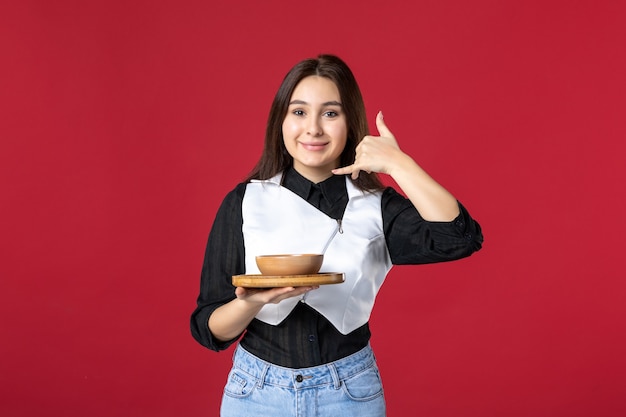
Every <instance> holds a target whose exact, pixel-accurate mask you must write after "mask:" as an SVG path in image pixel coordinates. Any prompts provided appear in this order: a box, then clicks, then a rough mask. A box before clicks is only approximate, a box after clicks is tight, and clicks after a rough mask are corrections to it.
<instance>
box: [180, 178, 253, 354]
mask: <svg viewBox="0 0 626 417" xmlns="http://www.w3.org/2000/svg"><path fill="white" fill-rule="evenodd" d="M244 192H245V184H239V185H238V186H237V187H236V188H235V189H234V190H233V191H231V192H230V193H228V195H226V197H225V198H224V201H223V202H222V205H221V206H220V208H219V210H218V211H217V214H216V216H215V221H214V222H213V227H212V228H211V232H210V233H209V240H208V243H207V246H206V251H205V254H204V263H203V265H202V273H201V276H200V295H199V296H198V299H197V308H196V309H195V310H194V312H193V313H192V315H191V334H192V335H193V337H194V339H196V340H197V341H198V342H199V343H200V344H201V345H203V346H205V347H207V348H209V349H211V350H215V351H219V350H224V349H226V348H227V347H228V346H230V345H231V344H232V343H233V342H234V341H235V340H237V338H235V339H233V340H230V341H227V342H222V341H219V340H217V339H216V338H215V337H214V336H213V334H212V333H211V331H210V330H209V326H208V320H209V316H210V315H211V314H212V313H213V311H215V309H217V308H218V307H220V306H222V305H224V304H226V303H228V302H230V301H232V300H234V299H235V287H234V286H233V285H232V276H233V275H238V274H243V273H244V272H245V254H244V247H243V234H242V231H241V226H242V214H241V203H242V201H243V194H244Z"/></svg>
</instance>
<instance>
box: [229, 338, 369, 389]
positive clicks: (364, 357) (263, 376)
mask: <svg viewBox="0 0 626 417" xmlns="http://www.w3.org/2000/svg"><path fill="white" fill-rule="evenodd" d="M375 363H376V359H375V358H374V353H373V352H372V348H371V347H370V345H367V346H366V347H364V348H363V349H361V350H360V351H358V352H356V353H353V354H352V355H350V356H346V357H345V358H343V359H339V360H338V361H334V362H329V363H327V364H324V365H320V366H314V367H310V368H299V369H293V368H285V367H282V366H277V365H273V364H271V363H270V362H266V361H264V360H262V359H259V358H257V357H256V356H254V355H253V354H251V353H250V352H248V351H247V350H245V349H244V348H243V347H241V345H239V346H237V349H236V350H235V353H234V357H233V367H234V368H237V369H239V370H241V371H243V372H245V373H247V374H248V375H251V376H253V377H254V378H256V379H257V381H258V382H257V384H258V386H259V387H262V386H263V384H269V385H276V386H283V387H287V388H293V389H304V388H310V387H316V386H320V385H330V384H332V385H334V386H335V388H339V387H340V386H341V380H343V379H346V378H350V377H351V376H353V375H356V374H358V373H360V372H363V371H365V370H366V369H368V368H370V367H371V366H373V365H374V364H375Z"/></svg>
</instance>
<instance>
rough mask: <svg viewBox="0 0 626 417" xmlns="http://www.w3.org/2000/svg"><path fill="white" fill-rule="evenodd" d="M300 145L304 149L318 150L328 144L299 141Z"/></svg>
mask: <svg viewBox="0 0 626 417" xmlns="http://www.w3.org/2000/svg"><path fill="white" fill-rule="evenodd" d="M300 144H301V145H302V147H303V148H304V149H306V150H309V151H319V150H321V149H324V148H325V147H326V145H328V143H327V142H324V143H306V142H301V143H300Z"/></svg>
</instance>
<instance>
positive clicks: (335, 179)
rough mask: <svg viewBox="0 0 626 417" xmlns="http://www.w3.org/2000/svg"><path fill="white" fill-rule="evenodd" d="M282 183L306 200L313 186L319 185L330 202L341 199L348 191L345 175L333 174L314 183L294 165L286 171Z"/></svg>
mask: <svg viewBox="0 0 626 417" xmlns="http://www.w3.org/2000/svg"><path fill="white" fill-rule="evenodd" d="M282 185H283V187H285V188H287V189H289V190H291V191H293V192H294V193H296V194H297V195H299V196H300V197H302V198H303V199H305V200H306V199H307V198H308V197H309V194H310V192H311V187H319V188H320V190H321V191H322V195H323V196H324V198H325V199H326V200H327V201H328V202H330V203H334V202H335V201H337V200H339V199H340V198H341V197H342V196H343V195H345V194H346V192H347V191H346V178H345V176H343V175H333V176H331V177H330V178H328V179H325V180H324V181H322V182H319V183H317V184H314V183H313V182H311V181H309V180H308V179H306V178H305V177H303V176H302V175H301V174H300V173H299V172H298V171H296V170H295V169H294V168H293V167H290V168H289V169H288V170H287V171H286V172H285V175H284V177H283V184H282Z"/></svg>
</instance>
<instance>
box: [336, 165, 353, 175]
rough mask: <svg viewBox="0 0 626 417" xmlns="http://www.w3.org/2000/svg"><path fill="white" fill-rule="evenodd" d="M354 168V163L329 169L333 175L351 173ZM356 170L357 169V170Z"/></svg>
mask: <svg viewBox="0 0 626 417" xmlns="http://www.w3.org/2000/svg"><path fill="white" fill-rule="evenodd" d="M354 170H355V166H354V164H352V165H348V166H347V167H343V168H335V169H333V170H331V172H332V173H333V174H335V175H347V174H352V173H353V172H354ZM357 171H358V170H357Z"/></svg>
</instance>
